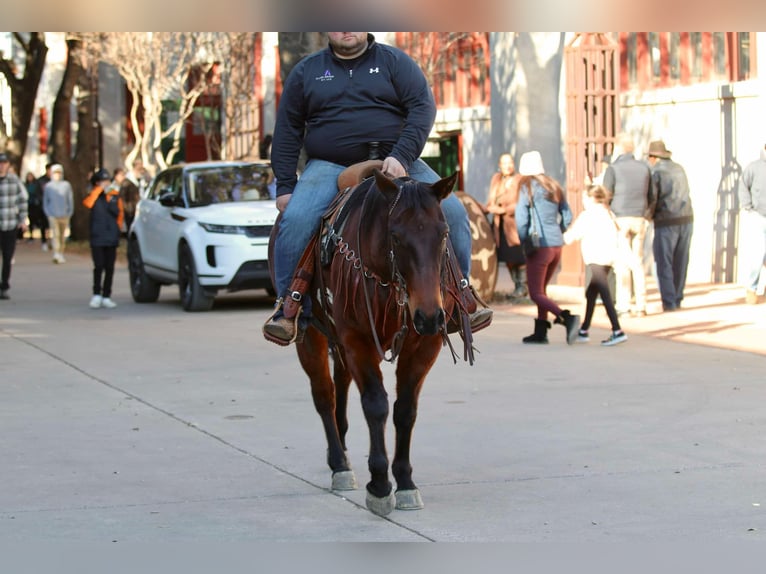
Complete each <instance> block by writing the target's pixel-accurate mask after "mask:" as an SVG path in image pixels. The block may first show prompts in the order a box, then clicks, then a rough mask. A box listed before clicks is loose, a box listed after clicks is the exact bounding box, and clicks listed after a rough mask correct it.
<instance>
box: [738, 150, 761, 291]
mask: <svg viewBox="0 0 766 574" xmlns="http://www.w3.org/2000/svg"><path fill="white" fill-rule="evenodd" d="M738 196H739V210H740V223H741V226H742V242H741V243H740V249H739V250H738V255H739V258H740V259H739V260H740V262H741V266H742V268H743V273H742V275H743V277H744V287H745V301H746V302H747V303H748V304H750V305H754V304H756V303H758V300H759V297H761V296H762V295H763V290H764V288H763V285H762V282H761V277H762V276H763V274H764V273H765V272H764V261H766V145H764V146H763V149H761V157H760V158H759V159H757V160H755V161H754V162H751V163H749V164H748V165H747V166H746V167H745V169H744V171H743V172H742V176H741V177H740V179H739V187H738Z"/></svg>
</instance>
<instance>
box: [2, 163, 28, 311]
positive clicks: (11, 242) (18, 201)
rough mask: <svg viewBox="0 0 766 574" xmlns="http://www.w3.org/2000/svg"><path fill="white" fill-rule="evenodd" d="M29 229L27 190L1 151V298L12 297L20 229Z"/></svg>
mask: <svg viewBox="0 0 766 574" xmlns="http://www.w3.org/2000/svg"><path fill="white" fill-rule="evenodd" d="M26 229H27V190H26V188H25V187H24V185H23V184H22V183H21V180H19V178H18V177H17V176H16V174H15V173H13V172H12V171H11V162H10V158H9V157H8V155H7V154H5V153H0V251H2V255H3V267H2V275H1V276H0V299H10V298H11V297H10V295H9V294H8V290H9V289H10V288H11V284H10V283H9V281H10V278H11V266H12V262H13V254H14V252H15V251H16V239H17V236H18V233H19V230H20V231H21V232H22V233H23V232H24V231H26Z"/></svg>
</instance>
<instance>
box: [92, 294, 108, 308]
mask: <svg viewBox="0 0 766 574" xmlns="http://www.w3.org/2000/svg"><path fill="white" fill-rule="evenodd" d="M103 301H104V299H103V298H102V297H101V295H93V297H91V298H90V303H88V305H89V306H90V308H91V309H98V308H99V307H101V303H102V302H103Z"/></svg>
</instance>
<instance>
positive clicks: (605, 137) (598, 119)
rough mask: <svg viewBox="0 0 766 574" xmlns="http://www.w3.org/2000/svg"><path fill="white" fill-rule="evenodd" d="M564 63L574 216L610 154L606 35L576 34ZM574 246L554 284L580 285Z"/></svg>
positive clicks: (615, 66)
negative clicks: (556, 282)
mask: <svg viewBox="0 0 766 574" xmlns="http://www.w3.org/2000/svg"><path fill="white" fill-rule="evenodd" d="M564 58H565V62H566V78H567V81H566V106H567V107H566V110H567V111H566V117H567V119H566V121H567V131H566V166H567V182H566V185H567V199H568V201H569V204H570V206H571V207H572V211H573V212H574V213H575V215H577V214H578V213H580V211H581V210H582V199H581V192H582V190H583V189H584V188H585V186H586V185H587V183H588V182H589V181H590V179H591V178H592V177H594V176H595V175H596V174H598V171H599V170H598V166H599V162H600V161H601V159H602V158H603V157H604V156H605V155H609V154H611V153H612V149H613V148H614V142H615V138H616V135H617V131H618V129H619V117H618V116H619V101H618V96H619V75H618V72H619V52H618V49H617V44H616V43H615V42H613V41H612V40H611V39H610V38H609V37H608V36H607V35H606V34H602V33H578V34H576V35H575V37H574V38H573V39H572V41H571V42H570V43H569V44H568V45H567V46H566V47H565V48H564ZM583 279H584V275H583V264H582V258H581V256H580V251H579V248H573V247H569V248H566V249H564V254H563V257H562V269H561V272H560V273H559V276H558V279H557V281H558V282H559V283H563V284H567V285H582V284H583Z"/></svg>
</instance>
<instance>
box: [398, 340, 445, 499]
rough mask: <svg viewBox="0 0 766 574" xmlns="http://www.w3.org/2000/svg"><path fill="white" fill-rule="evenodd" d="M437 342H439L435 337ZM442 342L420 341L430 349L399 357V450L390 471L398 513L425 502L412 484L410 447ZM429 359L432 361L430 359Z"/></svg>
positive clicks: (420, 344) (420, 343) (421, 344)
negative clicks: (426, 382)
mask: <svg viewBox="0 0 766 574" xmlns="http://www.w3.org/2000/svg"><path fill="white" fill-rule="evenodd" d="M434 339H436V338H435V337H434ZM440 345H441V343H440V342H438V341H436V342H435V343H434V341H426V339H425V338H421V339H420V341H419V346H420V347H431V349H430V351H431V352H430V354H429V352H428V351H429V350H428V349H427V348H421V352H420V353H418V352H413V353H407V355H402V356H400V357H399V362H398V365H397V369H396V401H395V402H394V426H395V427H396V447H395V451H394V460H393V462H392V464H391V471H392V473H393V475H394V479H395V480H396V508H398V509H399V510H420V509H421V508H423V500H422V499H421V497H420V491H419V490H418V487H417V486H415V483H414V482H413V480H412V464H411V463H410V445H411V442H412V431H413V429H414V428H415V420H416V419H417V416H418V397H419V396H420V390H421V389H422V387H423V382H424V380H425V377H426V375H427V374H428V371H429V370H430V369H431V367H432V366H433V364H434V362H435V360H436V357H437V355H438V353H439V346H440ZM429 357H430V358H429Z"/></svg>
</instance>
